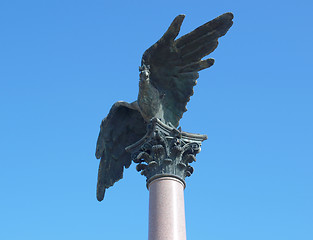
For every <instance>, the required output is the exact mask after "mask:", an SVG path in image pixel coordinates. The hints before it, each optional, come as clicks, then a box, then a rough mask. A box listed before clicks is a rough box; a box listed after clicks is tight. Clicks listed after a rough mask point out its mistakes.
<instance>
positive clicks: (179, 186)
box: [148, 177, 186, 240]
mask: <svg viewBox="0 0 313 240" xmlns="http://www.w3.org/2000/svg"><path fill="white" fill-rule="evenodd" d="M148 187H149V240H185V239H186V225H185V205H184V188H185V185H184V184H183V182H182V181H180V180H178V179H177V178H173V177H162V178H157V179H155V180H153V181H152V182H151V183H150V184H149V186H148Z"/></svg>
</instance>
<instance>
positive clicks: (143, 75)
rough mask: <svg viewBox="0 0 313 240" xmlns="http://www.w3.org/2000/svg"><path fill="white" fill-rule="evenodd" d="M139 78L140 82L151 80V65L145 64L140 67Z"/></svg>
mask: <svg viewBox="0 0 313 240" xmlns="http://www.w3.org/2000/svg"><path fill="white" fill-rule="evenodd" d="M139 71H140V74H139V78H140V81H149V80H150V78H149V77H150V65H145V64H144V63H143V64H142V65H141V67H139Z"/></svg>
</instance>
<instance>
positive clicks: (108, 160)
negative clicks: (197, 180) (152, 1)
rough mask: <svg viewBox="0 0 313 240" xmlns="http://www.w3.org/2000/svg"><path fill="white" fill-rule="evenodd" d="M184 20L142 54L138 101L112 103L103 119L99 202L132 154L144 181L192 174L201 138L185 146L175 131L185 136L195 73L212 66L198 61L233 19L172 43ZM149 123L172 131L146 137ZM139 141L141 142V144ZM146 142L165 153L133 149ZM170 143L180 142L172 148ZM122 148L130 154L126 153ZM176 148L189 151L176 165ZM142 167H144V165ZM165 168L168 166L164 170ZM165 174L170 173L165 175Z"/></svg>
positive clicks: (219, 19)
mask: <svg viewBox="0 0 313 240" xmlns="http://www.w3.org/2000/svg"><path fill="white" fill-rule="evenodd" d="M184 18H185V16H184V15H178V16H177V17H176V18H175V19H174V21H173V22H172V24H171V25H170V27H169V28H168V30H167V31H166V32H165V34H164V35H163V36H162V37H161V39H160V40H159V41H157V42H156V43H155V44H154V45H152V46H151V47H150V48H149V49H147V50H146V51H145V53H144V54H143V57H142V61H141V67H140V68H139V70H140V81H139V93H138V99H137V101H135V102H132V103H127V102H116V103H115V104H114V105H113V106H112V108H111V110H110V112H109V114H108V116H107V117H106V118H105V119H103V120H102V123H101V126H100V134H99V137H98V142H97V149H96V157H97V158H98V159H99V158H101V160H100V166H99V172H98V183H97V199H98V200H99V201H101V200H102V199H103V197H104V194H105V190H106V189H107V188H109V187H110V186H112V185H113V184H114V183H115V182H117V181H118V180H120V179H121V178H122V177H123V169H124V167H125V168H128V167H129V166H130V164H131V161H132V159H131V154H130V153H129V152H131V153H132V156H133V158H134V159H133V160H134V161H135V162H137V163H139V165H138V166H137V170H139V171H141V170H143V171H142V173H143V175H145V176H147V178H148V179H147V181H149V179H151V178H152V177H153V175H155V174H159V172H161V173H163V174H172V172H171V171H172V170H173V171H174V172H175V174H174V172H173V174H174V175H176V177H178V178H180V179H182V180H184V178H185V176H188V175H189V174H191V173H192V170H191V169H192V168H191V167H190V166H189V165H188V163H190V162H192V161H193V160H195V154H196V153H198V151H197V150H195V149H194V148H192V146H196V145H197V144H198V146H199V147H200V145H201V142H202V141H203V140H205V136H204V135H198V138H197V139H193V143H191V142H188V137H187V138H185V139H184V138H181V137H180V138H179V137H177V136H176V135H177V134H178V135H179V132H180V134H181V135H180V136H182V135H185V137H186V136H187V135H188V134H187V133H184V134H182V133H183V132H181V131H179V130H177V129H176V128H177V127H178V125H179V121H180V119H181V118H182V115H183V113H184V112H186V111H187V109H186V105H187V102H188V101H189V100H190V97H191V96H192V95H193V87H194V86H195V85H196V83H197V81H196V79H197V78H198V77H199V73H198V72H199V71H201V70H203V69H206V68H208V67H210V66H212V65H213V64H214V59H212V58H208V59H205V60H202V58H204V57H205V56H207V55H208V54H210V53H211V52H213V51H214V50H215V48H216V47H217V45H218V38H219V37H221V36H223V35H225V34H226V32H227V31H228V29H229V28H230V27H231V26H232V23H233V21H232V19H233V14H232V13H225V14H223V15H221V16H219V17H217V18H215V19H214V20H212V21H210V22H208V23H206V24H204V25H202V26H200V27H198V28H197V29H195V30H194V31H192V32H190V33H188V34H186V35H184V36H182V37H181V38H179V39H177V40H175V38H176V37H177V35H178V33H179V31H180V27H181V25H182V22H183V20H184ZM152 119H158V120H152ZM151 120H152V122H151V123H150V121H151ZM149 123H150V125H151V124H152V125H153V123H154V126H159V127H160V126H162V124H163V125H164V126H167V127H166V129H168V130H169V129H170V131H169V132H166V131H165V132H164V131H163V132H162V131H160V129H159V130H156V131H153V132H151V131H150V132H149V126H148V133H147V130H146V129H147V124H149ZM161 123H162V124H161ZM173 129H175V130H173ZM171 132H172V133H171ZM175 132H176V133H175ZM173 134H174V135H173ZM175 134H176V135H175ZM186 134H187V135H186ZM189 135H193V134H189ZM147 136H149V137H147ZM142 138H143V140H142V141H140V139H142ZM148 138H149V139H150V140H149V139H148ZM167 138H168V139H171V140H170V142H167V140H166V141H165V140H164V139H167ZM162 139H163V140H162ZM173 139H174V140H173ZM144 140H147V141H148V143H150V145H151V142H153V144H152V145H151V147H152V148H153V146H154V145H155V146H157V145H159V146H158V147H159V148H160V149H161V148H162V147H163V148H164V149H163V150H160V151H159V152H158V151H154V150H156V148H157V147H154V148H153V149H154V150H153V149H150V150H149V149H148V150H147V149H146V150H145V148H144V147H143V146H144V144H142V145H140V144H139V145H140V146H139V145H138V146H137V145H136V144H135V143H138V141H139V143H143V142H144ZM158 141H161V142H162V141H163V143H162V144H160V142H158ZM173 141H176V142H177V141H178V142H177V143H176V145H175V144H174V142H173ZM178 143H179V144H178ZM173 144H174V145H173ZM192 144H193V145H192ZM194 144H196V145H194ZM199 144H200V145H199ZM130 145H131V146H130ZM160 145H161V146H162V147H160ZM128 146H130V147H128ZM175 146H177V147H175ZM185 146H186V147H185ZM126 147H128V148H127V150H128V151H129V152H127V151H126V150H125V148H126ZM138 147H139V148H138ZM173 147H174V148H173ZM190 147H191V148H190ZM170 148H171V149H172V150H170V151H168V152H166V151H167V150H166V149H170ZM178 148H186V149H187V148H188V150H186V149H181V152H177V154H178V153H179V154H181V155H179V156H181V157H180V158H179V160H177V159H178V158H177V157H175V156H176V155H175V154H174V153H173V151H176V150H177V149H178ZM173 149H176V150H173ZM185 150H186V151H185ZM151 151H154V153H153V154H154V155H153V156H150V155H149V154H150V153H151ZM164 151H165V152H164ZM136 154H137V155H136ZM158 154H159V155H158ZM160 154H161V155H162V154H163V155H162V156H163V157H161V158H160V157H157V156H161V155H160ZM173 154H174V155H175V156H174V155H173ZM184 154H185V155H184ZM149 157H150V158H149ZM153 158H155V159H161V160H160V161H159V162H156V161H152V159H153ZM175 159H176V160H175ZM163 160H164V161H165V162H164V161H163ZM170 160H171V161H172V162H170ZM173 161H176V162H175V164H176V165H175V164H174V165H173ZM177 161H178V162H177ZM142 162H146V163H147V164H148V166H146V165H145V164H142ZM156 164H157V165H156ZM164 164H165V165H166V164H167V165H166V167H164V166H165V165H164ZM157 166H159V167H157ZM169 166H170V167H169ZM173 166H175V169H173ZM176 166H178V168H181V169H183V171H182V173H181V174H176V170H177V169H176ZM179 166H180V167H179ZM164 169H171V170H170V172H169V173H166V172H164V171H165V170H164ZM162 171H163V172H162ZM173 174H172V175H173Z"/></svg>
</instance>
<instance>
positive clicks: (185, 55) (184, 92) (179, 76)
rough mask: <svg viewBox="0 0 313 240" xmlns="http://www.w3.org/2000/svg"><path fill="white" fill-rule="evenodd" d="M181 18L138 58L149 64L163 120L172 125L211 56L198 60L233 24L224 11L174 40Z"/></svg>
mask: <svg viewBox="0 0 313 240" xmlns="http://www.w3.org/2000/svg"><path fill="white" fill-rule="evenodd" d="M184 18H185V16H184V15H179V16H177V17H176V18H175V19H174V21H173V22H172V24H171V25H170V27H169V28H168V30H167V31H166V32H165V34H164V35H163V36H162V38H161V39H160V40H159V41H158V42H156V43H155V44H154V45H152V46H151V47H150V48H149V49H147V50H146V51H145V53H144V54H143V57H142V65H143V64H145V65H150V79H151V83H152V85H153V86H154V87H155V88H157V89H158V90H159V92H160V93H161V95H162V96H163V101H162V107H163V111H164V119H165V121H166V122H170V123H172V124H173V125H174V126H175V127H177V126H178V124H179V120H180V119H181V118H182V115H183V113H184V112H185V111H187V109H186V105H187V102H188V101H189V100H190V96H192V95H193V87H194V86H195V85H196V79H197V78H198V77H199V74H198V71H200V70H203V69H205V68H208V67H210V66H212V65H213V64H214V59H211V58H209V59H206V60H201V59H202V58H203V57H205V56H207V55H208V54H210V53H211V52H213V51H214V49H215V48H216V47H217V45H218V38H219V37H221V36H223V35H225V34H226V32H227V31H228V29H229V28H230V27H231V26H232V24H233V21H232V19H233V14H232V13H225V14H223V15H221V16H219V17H217V18H215V19H214V20H212V21H210V22H208V23H206V24H204V25H202V26H200V27H198V28H197V29H195V30H194V31H192V32H190V33H188V34H186V35H184V36H182V37H181V38H179V39H177V40H175V38H176V37H177V35H178V33H179V31H180V26H181V24H182V22H183V20H184Z"/></svg>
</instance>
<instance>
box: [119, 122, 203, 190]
mask: <svg viewBox="0 0 313 240" xmlns="http://www.w3.org/2000/svg"><path fill="white" fill-rule="evenodd" d="M206 139H207V136H206V135H202V134H195V133H188V132H183V131H181V128H179V129H176V128H174V127H172V126H169V125H166V124H164V123H163V122H162V121H160V120H159V119H157V118H153V119H152V120H151V121H150V123H149V124H148V125H147V133H146V135H145V136H144V137H143V138H141V139H140V140H139V141H137V142H136V143H134V144H132V145H130V146H128V147H126V148H125V150H126V151H127V152H129V153H131V159H132V161H134V162H135V163H137V164H138V165H137V166H136V169H137V171H139V172H141V174H142V175H144V176H146V177H147V188H148V186H149V184H150V183H151V182H152V181H153V180H155V179H158V178H161V177H174V178H176V179H179V180H180V181H181V182H182V183H183V184H184V186H186V183H185V177H189V176H191V174H192V173H193V171H194V170H193V167H191V166H190V165H189V164H190V163H192V162H194V161H196V154H197V153H199V152H200V151H201V144H202V142H203V141H204V140H206Z"/></svg>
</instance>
